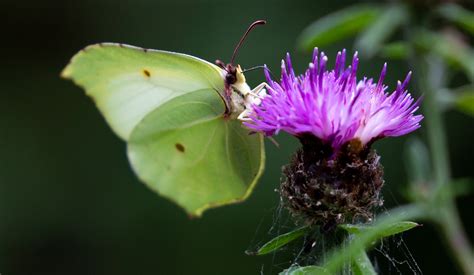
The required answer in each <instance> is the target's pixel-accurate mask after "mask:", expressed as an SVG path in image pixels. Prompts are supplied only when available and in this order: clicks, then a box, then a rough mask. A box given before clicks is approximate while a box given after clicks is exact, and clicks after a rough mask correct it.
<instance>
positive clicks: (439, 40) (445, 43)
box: [415, 31, 474, 80]
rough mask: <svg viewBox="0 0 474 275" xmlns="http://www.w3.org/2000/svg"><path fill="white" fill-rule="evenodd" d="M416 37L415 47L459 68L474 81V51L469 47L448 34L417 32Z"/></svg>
mask: <svg viewBox="0 0 474 275" xmlns="http://www.w3.org/2000/svg"><path fill="white" fill-rule="evenodd" d="M416 37H417V39H416V41H415V42H416V44H417V46H419V47H420V48H422V49H424V50H426V51H431V52H433V53H435V54H437V55H439V56H441V57H442V58H444V60H446V61H447V62H448V63H450V64H451V65H454V66H457V67H459V68H461V69H462V70H463V71H464V72H465V73H466V75H467V76H468V77H469V78H470V79H471V80H474V51H473V50H472V49H471V48H470V47H469V45H467V44H464V43H463V42H462V41H460V40H459V39H457V38H455V37H454V36H451V35H449V34H438V33H434V32H429V31H418V32H417V34H416Z"/></svg>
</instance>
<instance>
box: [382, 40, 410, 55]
mask: <svg viewBox="0 0 474 275" xmlns="http://www.w3.org/2000/svg"><path fill="white" fill-rule="evenodd" d="M380 55H381V56H382V57H385V58H390V59H406V58H408V56H409V55H410V46H409V45H408V44H407V43H406V42H403V41H397V42H392V43H389V44H386V45H383V46H382V48H381V49H380Z"/></svg>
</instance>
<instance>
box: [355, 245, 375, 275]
mask: <svg viewBox="0 0 474 275" xmlns="http://www.w3.org/2000/svg"><path fill="white" fill-rule="evenodd" d="M352 273H353V274H354V275H377V272H375V269H374V266H373V265H372V262H371V261H370V259H369V257H368V256H367V253H366V252H365V251H363V250H362V251H360V253H359V254H357V256H356V257H355V258H354V260H352Z"/></svg>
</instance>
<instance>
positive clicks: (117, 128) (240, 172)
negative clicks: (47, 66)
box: [61, 20, 266, 216]
mask: <svg viewBox="0 0 474 275" xmlns="http://www.w3.org/2000/svg"><path fill="white" fill-rule="evenodd" d="M260 24H265V21H263V20H258V21H256V22H254V23H253V24H251V25H250V27H249V28H248V29H247V31H246V32H245V34H244V35H243V36H242V38H241V40H240V41H239V43H238V45H237V46H236V48H235V50H234V53H233V55H232V58H231V62H230V63H228V64H225V63H224V62H222V61H219V60H217V61H216V65H215V64H212V63H210V62H207V61H205V60H202V59H200V58H197V57H194V56H190V55H186V54H181V53H175V52H168V51H161V50H150V49H144V48H139V47H134V46H129V45H125V44H116V43H101V44H95V45H91V46H88V47H86V48H84V49H83V50H81V51H80V52H78V53H77V54H76V55H75V56H74V57H73V58H72V59H71V61H70V62H69V64H68V65H67V66H66V67H65V69H64V70H63V71H62V73H61V76H62V77H63V78H66V79H70V80H72V81H73V82H74V83H75V84H77V85H78V86H80V87H82V88H83V89H84V90H85V92H86V94H87V95H88V96H89V97H91V98H92V100H93V101H94V102H95V104H96V106H97V107H98V109H99V111H100V112H101V113H102V115H103V116H104V118H105V120H106V121H107V123H108V124H109V125H110V127H111V128H112V130H113V131H114V132H115V133H116V134H117V135H118V136H119V137H120V138H121V139H122V140H124V141H125V142H126V143H127V155H128V159H129V162H130V164H131V167H132V169H133V170H134V172H135V174H136V175H137V176H138V178H139V179H140V180H141V181H142V182H144V183H145V184H146V185H147V186H148V187H150V188H151V189H152V190H153V191H155V192H157V193H158V194H160V195H161V196H164V197H166V198H168V199H170V200H172V201H173V202H175V203H177V204H178V205H179V206H181V207H182V208H184V209H185V211H186V212H187V213H188V214H189V215H191V216H201V215H202V213H203V211H205V210H206V209H209V208H212V207H217V206H221V205H225V204H230V203H235V202H239V201H242V200H244V199H245V198H247V197H248V196H249V194H250V193H251V192H252V190H253V188H254V186H255V185H256V183H257V181H258V179H259V178H260V176H261V175H262V172H263V170H264V163H265V151H264V145H263V137H262V135H260V134H251V133H250V132H249V130H248V129H246V128H245V127H243V125H242V122H241V121H242V120H245V119H246V116H247V115H248V112H249V111H250V109H249V108H250V106H251V104H255V103H258V102H259V100H260V98H261V97H262V96H264V94H265V89H264V88H265V85H266V84H265V83H262V84H260V85H258V86H257V87H255V89H251V88H250V87H249V85H248V84H247V83H246V80H245V76H244V72H243V70H242V69H241V67H240V65H236V66H235V65H234V64H233V62H234V57H235V55H236V53H237V51H238V49H239V47H240V45H241V44H242V42H243V41H244V39H245V37H246V36H247V35H248V33H249V32H250V31H251V30H252V29H253V28H254V27H255V26H257V25H260Z"/></svg>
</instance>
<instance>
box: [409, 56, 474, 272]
mask: <svg viewBox="0 0 474 275" xmlns="http://www.w3.org/2000/svg"><path fill="white" fill-rule="evenodd" d="M415 60H416V59H415ZM417 65H418V66H417V67H418V69H420V72H419V74H417V75H418V76H419V77H418V79H417V80H418V84H419V85H420V89H421V91H423V93H425V102H424V114H425V118H426V119H425V120H426V129H427V133H428V140H429V144H430V149H431V154H432V159H433V170H434V171H435V178H434V180H435V183H436V185H437V187H440V186H442V185H445V184H450V182H451V172H450V165H449V155H448V150H447V140H446V134H445V133H446V132H445V128H444V123H443V117H442V111H441V108H440V106H439V105H438V101H437V93H438V92H439V91H440V90H441V88H442V87H444V77H443V76H444V70H443V68H444V64H443V63H442V62H441V61H439V60H438V61H437V60H436V59H435V57H432V56H422V57H421V58H420V59H418V62H417ZM438 189H440V188H438ZM438 195H439V196H438V197H437V200H436V202H435V203H433V205H435V206H436V208H435V209H433V210H432V215H431V217H432V219H434V221H435V222H437V224H438V225H439V227H440V229H441V232H442V234H443V235H444V238H445V240H446V243H447V244H448V246H449V248H450V250H451V252H452V254H453V256H454V258H455V260H456V262H457V263H458V264H459V266H460V268H461V269H462V271H463V272H464V273H465V274H474V255H473V254H472V250H471V246H470V243H469V240H468V238H467V236H466V233H465V231H464V228H463V226H462V223H461V219H460V217H459V213H458V210H457V207H456V203H455V201H454V200H453V198H452V197H451V196H449V194H448V193H446V192H445V193H444V194H438ZM438 202H441V203H438Z"/></svg>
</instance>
